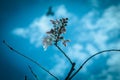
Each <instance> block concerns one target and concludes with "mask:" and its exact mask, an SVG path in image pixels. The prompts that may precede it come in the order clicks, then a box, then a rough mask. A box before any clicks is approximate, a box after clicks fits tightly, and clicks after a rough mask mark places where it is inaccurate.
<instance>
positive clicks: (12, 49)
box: [3, 40, 59, 80]
mask: <svg viewBox="0 0 120 80" xmlns="http://www.w3.org/2000/svg"><path fill="white" fill-rule="evenodd" d="M3 43H4V44H5V45H6V46H7V47H8V48H9V49H10V50H11V51H13V52H15V53H17V54H19V55H20V56H23V57H24V58H26V59H28V60H30V61H31V62H33V63H35V64H36V65H37V66H39V67H40V68H41V69H43V70H44V71H46V72H47V73H48V74H50V75H51V76H53V77H54V78H55V79H56V80H59V79H58V78H57V77H56V76H55V75H53V74H52V73H50V72H49V71H48V70H47V69H45V68H44V67H43V66H41V65H40V64H39V63H38V62H36V61H35V60H33V59H31V58H29V57H27V56H25V55H23V54H22V53H20V52H19V51H17V50H15V49H14V48H13V47H11V46H10V45H8V44H7V43H6V42H5V40H3Z"/></svg>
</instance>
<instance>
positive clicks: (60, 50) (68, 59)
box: [55, 44, 73, 65]
mask: <svg viewBox="0 0 120 80" xmlns="http://www.w3.org/2000/svg"><path fill="white" fill-rule="evenodd" d="M55 46H56V47H57V48H58V49H59V50H60V51H61V52H62V53H63V55H64V56H65V57H66V58H67V59H68V60H69V62H70V63H71V65H72V64H73V62H72V61H71V59H70V58H69V57H68V56H67V55H66V54H65V52H64V51H63V50H62V49H61V48H60V47H59V46H58V45H57V44H55Z"/></svg>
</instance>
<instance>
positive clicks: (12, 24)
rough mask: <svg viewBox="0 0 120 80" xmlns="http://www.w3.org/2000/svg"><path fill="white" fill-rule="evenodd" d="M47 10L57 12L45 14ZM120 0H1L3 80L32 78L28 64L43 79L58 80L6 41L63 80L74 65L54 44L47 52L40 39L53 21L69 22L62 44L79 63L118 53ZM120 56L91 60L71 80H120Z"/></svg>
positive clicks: (0, 64)
mask: <svg viewBox="0 0 120 80" xmlns="http://www.w3.org/2000/svg"><path fill="white" fill-rule="evenodd" d="M49 6H52V7H53V8H52V10H53V12H54V13H55V15H54V16H46V12H47V11H48V8H49ZM119 14H120V1H119V0H116V1H114V0H1V1H0V37H1V38H0V42H1V43H0V44H1V45H0V79H1V80H24V76H25V75H27V76H28V80H34V77H33V76H32V74H31V72H30V70H29V69H28V66H27V65H31V67H32V69H33V70H34V72H35V73H37V74H38V76H39V78H40V79H42V80H54V78H53V77H51V76H50V75H48V74H47V73H46V72H44V71H43V70H41V69H40V68H39V67H38V66H36V65H35V64H33V63H32V62H30V61H28V60H27V59H25V58H23V57H21V56H19V55H17V54H14V52H12V51H10V50H9V49H8V48H7V47H6V46H5V45H3V43H2V40H6V41H7V42H8V43H9V44H10V45H12V46H13V47H14V48H15V49H17V50H18V51H20V52H21V53H23V54H24V55H26V56H29V57H31V58H32V59H34V60H36V61H38V62H39V63H40V64H41V65H43V66H44V67H45V68H47V69H48V70H49V71H50V72H52V73H53V74H55V75H56V76H58V78H59V79H61V80H63V79H64V77H65V76H66V74H67V72H68V70H69V68H70V64H69V62H68V61H67V59H66V58H65V57H64V56H63V55H62V54H61V53H60V51H58V50H57V48H56V47H55V46H54V45H53V46H49V47H48V49H47V50H46V51H44V49H43V46H42V39H43V38H44V36H45V35H46V34H45V33H46V31H48V30H49V29H50V28H51V27H52V24H51V23H50V20H51V19H60V18H64V17H65V18H66V17H68V18H69V21H68V26H67V32H66V34H65V38H66V39H70V40H71V42H70V43H69V44H68V46H67V47H64V46H63V45H61V43H59V45H60V47H61V48H62V49H63V50H64V51H65V52H66V54H67V55H68V56H69V57H70V58H71V59H72V61H75V62H76V63H77V65H76V69H77V68H78V66H79V65H80V64H82V62H83V61H84V60H86V58H88V57H89V56H91V55H92V54H94V53H96V52H98V51H101V50H105V49H114V48H115V49H120V26H119V25H120V21H119V20H120V15H119ZM119 58H120V54H119V53H116V52H112V53H110V54H102V55H99V56H96V57H95V58H94V59H92V60H91V61H89V62H88V63H87V64H86V65H85V66H84V68H83V69H82V70H81V71H80V72H79V73H78V74H77V75H76V76H75V77H74V78H73V80H79V79H80V80H120V68H119V67H120V62H119Z"/></svg>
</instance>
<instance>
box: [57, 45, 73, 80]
mask: <svg viewBox="0 0 120 80" xmlns="http://www.w3.org/2000/svg"><path fill="white" fill-rule="evenodd" d="M55 46H56V47H57V48H58V49H59V50H60V51H61V52H62V53H63V55H64V56H65V57H66V58H67V59H68V60H69V62H70V63H71V65H72V66H71V69H70V71H69V73H68V75H67V77H66V78H65V80H68V79H69V77H70V75H71V74H72V72H73V71H74V70H75V69H74V67H75V62H72V61H71V59H70V58H69V57H68V56H67V55H66V53H65V52H64V51H63V50H62V49H61V48H60V47H59V46H58V45H57V43H56V44H55Z"/></svg>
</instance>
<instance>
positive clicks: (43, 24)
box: [13, 5, 76, 47]
mask: <svg viewBox="0 0 120 80" xmlns="http://www.w3.org/2000/svg"><path fill="white" fill-rule="evenodd" d="M63 17H69V18H71V19H72V21H71V22H74V21H75V20H76V17H75V16H74V15H73V14H71V13H69V12H68V11H67V9H66V8H65V6H64V5H61V6H59V7H57V10H56V12H55V19H58V18H63ZM51 19H54V17H47V16H45V15H43V16H42V17H40V18H36V19H35V20H34V21H33V22H31V24H30V25H29V26H28V27H26V28H16V29H14V30H13V34H15V35H17V36H21V37H23V38H27V39H29V40H30V43H32V44H35V46H36V47H39V46H40V45H41V43H42V38H43V36H44V35H45V33H46V31H48V30H49V29H50V28H51V27H52V24H51V23H50V20H51Z"/></svg>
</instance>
